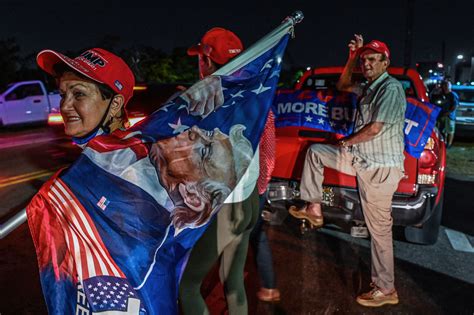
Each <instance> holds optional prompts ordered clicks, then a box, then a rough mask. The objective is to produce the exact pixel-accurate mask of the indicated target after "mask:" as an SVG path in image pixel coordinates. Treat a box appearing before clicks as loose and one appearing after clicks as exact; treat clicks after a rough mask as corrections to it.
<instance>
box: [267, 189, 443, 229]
mask: <svg viewBox="0 0 474 315" xmlns="http://www.w3.org/2000/svg"><path fill="white" fill-rule="evenodd" d="M296 186H297V184H296V183H293V182H285V181H274V182H271V183H270V185H269V187H268V195H267V196H268V201H269V203H270V205H271V204H272V203H276V202H278V201H282V200H285V201H287V202H288V203H293V202H295V203H297V202H301V200H300V199H299V191H298V189H297V188H296ZM323 188H324V193H323V212H324V217H325V218H327V219H334V220H342V221H345V222H351V221H364V216H363V213H362V208H361V205H360V198H359V193H358V191H357V190H356V189H353V188H341V187H328V186H324V187H323ZM437 194H438V188H436V187H432V186H423V185H420V187H419V189H418V192H417V194H416V195H415V196H404V195H398V194H395V196H394V198H393V202H392V217H393V220H394V222H393V223H394V224H395V225H401V226H412V225H421V224H423V222H425V221H426V220H427V219H428V218H429V217H430V216H431V214H432V212H433V209H434V206H435V204H434V203H435V199H436V196H437Z"/></svg>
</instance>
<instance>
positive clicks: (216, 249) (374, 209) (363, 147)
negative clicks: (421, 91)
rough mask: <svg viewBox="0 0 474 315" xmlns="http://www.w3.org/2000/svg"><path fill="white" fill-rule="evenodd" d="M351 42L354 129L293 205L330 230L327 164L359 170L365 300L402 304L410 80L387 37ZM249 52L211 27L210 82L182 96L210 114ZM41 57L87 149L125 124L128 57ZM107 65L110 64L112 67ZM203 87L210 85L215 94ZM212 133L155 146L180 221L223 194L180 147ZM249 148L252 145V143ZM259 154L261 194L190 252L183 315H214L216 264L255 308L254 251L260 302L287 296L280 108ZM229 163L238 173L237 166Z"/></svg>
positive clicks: (221, 215) (329, 151) (204, 74)
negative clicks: (277, 214) (271, 215)
mask: <svg viewBox="0 0 474 315" xmlns="http://www.w3.org/2000/svg"><path fill="white" fill-rule="evenodd" d="M348 46H349V57H348V60H347V63H346V65H345V68H344V71H343V73H342V75H341V77H340V78H339V81H338V84H337V88H338V89H339V90H341V91H350V92H354V93H356V94H357V95H358V104H357V114H356V116H355V128H354V132H353V133H352V134H351V135H349V136H347V137H345V138H343V139H341V140H339V141H338V142H337V143H335V144H314V145H312V146H311V147H310V148H309V149H308V151H307V154H306V158H305V162H304V169H303V173H302V179H301V187H300V188H301V199H302V200H304V201H305V202H306V204H305V206H304V207H302V208H300V209H297V208H294V207H293V208H290V209H289V212H290V214H291V215H293V216H294V217H296V218H304V219H307V220H308V221H309V222H310V223H311V224H312V225H314V226H316V227H321V226H323V225H324V214H323V211H322V210H323V209H322V207H321V202H322V183H323V179H324V177H323V170H324V168H325V167H329V168H333V169H336V170H338V171H340V172H342V173H346V174H349V175H352V176H355V177H356V178H357V183H358V189H359V193H360V199H361V204H362V208H363V213H364V218H365V222H366V224H367V227H368V230H369V232H370V235H371V257H372V273H371V275H372V283H371V286H372V289H371V290H370V291H369V292H366V293H363V294H361V295H359V296H358V297H357V299H356V301H357V302H358V303H359V304H361V305H363V306H371V307H377V306H382V305H385V304H397V303H398V295H397V291H396V289H395V275H394V258H393V242H392V224H393V222H392V216H391V202H392V197H393V194H394V193H395V191H396V189H397V186H398V183H399V181H400V180H401V178H402V177H403V176H404V153H403V152H404V138H403V126H404V114H405V104H406V99H405V93H404V90H403V88H402V86H401V84H400V83H399V82H398V81H397V80H396V79H394V78H393V77H391V76H390V75H389V74H388V73H387V68H388V66H389V65H390V51H389V48H388V47H387V45H386V44H385V43H383V42H381V41H377V40H373V41H371V42H369V43H368V44H365V45H364V40H363V37H362V35H355V37H354V39H352V40H351V41H350V42H349V45H348ZM243 49H244V47H243V44H242V42H241V40H240V39H239V38H238V36H237V35H236V34H234V33H233V32H231V31H229V30H227V29H223V28H212V29H210V30H209V31H208V32H207V33H206V34H204V36H203V37H202V39H201V41H200V42H199V43H198V44H197V45H194V46H192V47H190V48H189V49H188V54H189V55H190V56H197V57H198V64H199V69H198V70H199V75H200V78H201V79H202V81H201V83H200V86H199V87H198V88H196V87H192V88H190V89H188V90H185V91H181V92H180V94H179V95H176V96H175V97H177V96H183V97H184V98H186V99H187V100H189V102H190V104H191V105H190V109H191V111H194V112H197V113H199V114H200V115H202V116H203V117H205V116H206V115H207V114H208V113H210V112H212V111H213V110H214V109H216V108H218V107H219V106H220V105H221V104H222V103H223V95H222V91H221V90H220V89H219V88H213V86H216V82H218V81H219V79H218V78H217V79H216V77H214V76H212V74H213V73H214V72H215V71H216V70H217V69H219V68H220V67H222V66H223V65H225V64H226V63H228V62H229V61H230V60H232V59H233V58H235V57H236V56H238V55H239V54H240V52H242V51H243ZM37 61H38V65H39V67H40V68H42V69H43V70H44V71H46V72H47V73H48V74H50V75H52V76H53V77H54V78H55V79H56V80H57V83H58V86H59V90H60V93H61V98H62V100H61V114H62V116H63V118H64V126H65V127H64V128H65V132H66V134H67V135H68V136H71V137H72V138H73V140H74V142H75V143H76V144H78V145H80V146H86V145H87V143H88V142H89V141H90V140H91V139H93V138H95V137H97V136H98V135H103V134H109V133H112V132H114V131H116V130H125V129H126V127H127V113H126V105H127V102H128V101H129V100H130V98H131V97H132V95H133V87H134V84H135V79H134V75H133V73H132V71H131V70H130V68H129V67H128V65H127V64H126V63H125V62H124V61H123V60H122V59H121V58H120V57H118V56H116V55H114V54H112V53H111V52H109V51H106V50H103V49H100V48H94V49H91V50H89V51H86V52H85V53H83V54H82V55H80V56H78V57H77V58H74V59H72V58H69V57H67V56H65V55H63V54H60V53H58V52H54V51H51V50H45V51H42V52H40V53H39V55H38V58H37ZM91 61H92V63H93V64H95V67H93V68H88V67H85V66H84V62H87V64H88V65H90V64H91ZM105 63H107V67H104V64H105ZM357 65H360V67H361V69H362V74H363V76H364V77H365V79H366V80H367V84H365V85H364V86H362V85H359V84H353V80H352V76H353V70H354V68H355V67H356V66H357ZM200 89H208V90H209V91H208V93H207V94H206V93H202V91H201V90H200ZM442 93H443V94H444V95H445V96H446V98H447V102H446V104H447V105H446V106H445V107H446V108H445V109H443V113H442V115H441V120H440V125H441V126H442V127H443V128H444V132H445V133H446V134H447V139H448V145H450V144H451V143H452V139H453V135H454V123H453V112H454V109H455V107H456V98H455V97H454V96H453V93H452V92H451V91H450V89H449V83H443V85H442ZM203 98H204V100H203ZM163 114H166V113H163ZM206 137H209V135H208V134H207V133H206V132H205V131H202V130H200V129H199V128H197V127H193V128H191V129H189V130H186V131H184V132H182V133H181V134H179V135H178V136H177V137H175V138H171V139H168V140H167V141H162V142H160V143H156V145H154V146H153V147H152V148H151V153H150V157H151V159H152V160H153V161H152V163H153V164H154V165H156V166H157V168H159V169H160V170H166V172H165V173H166V176H164V177H163V178H160V180H161V182H162V184H163V185H164V186H165V188H166V189H167V190H169V191H173V192H175V193H173V194H172V195H173V196H177V197H176V198H178V199H179V201H176V202H175V203H176V204H180V205H182V207H183V209H185V210H183V211H181V212H180V210H179V209H177V210H176V211H175V214H176V215H175V217H174V218H173V220H176V224H177V225H178V226H182V227H185V226H186V225H187V224H196V225H199V224H201V223H203V222H204V221H205V220H206V219H207V218H208V217H209V216H210V210H209V209H208V208H206V205H201V204H196V203H195V202H194V199H193V198H192V196H193V195H195V194H196V193H200V194H203V195H204V196H206V195H215V194H216V193H215V190H212V191H209V190H206V189H207V188H208V186H212V185H208V186H199V187H198V186H186V185H183V182H182V181H180V180H181V178H182V177H183V176H188V177H193V176H201V175H202V174H201V173H199V170H198V166H193V165H194V164H192V163H191V164H189V163H187V164H186V163H183V161H186V160H187V159H189V157H188V155H187V154H188V153H187V152H184V151H180V150H176V149H175V148H176V147H177V145H178V144H179V145H183V144H184V145H185V146H186V147H189V148H191V149H190V150H193V148H194V147H195V146H196V147H197V146H199V145H200V144H202V143H204V142H206V141H209V140H208V139H207V138H206ZM213 137H216V138H219V139H220V140H219V141H220V142H219V143H220V144H219V147H216V148H215V150H216V152H217V153H218V154H221V155H222V157H223V159H224V160H225V157H226V156H229V155H232V152H231V149H230V148H231V147H232V145H231V140H230V139H229V138H231V136H230V135H229V137H228V136H227V135H222V136H221V135H218V134H216V135H213ZM248 149H249V150H251V147H249V148H248ZM219 150H220V151H219ZM259 159H260V164H259V165H260V176H259V178H258V181H257V184H256V187H255V188H254V191H253V192H252V193H251V195H250V196H249V197H248V198H247V199H246V200H243V201H242V202H239V203H233V204H224V205H223V206H222V208H221V209H220V211H219V212H218V213H217V215H216V216H215V218H214V219H213V220H212V222H211V224H210V225H209V226H208V228H207V230H206V231H205V232H204V234H203V236H202V237H201V238H200V239H199V241H198V242H197V243H196V244H195V246H194V248H193V249H192V251H191V253H190V255H189V258H188V262H187V265H186V269H185V270H184V272H183V274H182V278H181V281H180V287H179V298H180V305H181V310H182V312H183V313H184V314H206V313H208V312H209V311H208V309H207V306H206V303H205V301H204V299H203V297H202V296H201V293H200V288H201V284H202V282H203V280H204V278H205V277H206V275H207V274H208V273H209V272H210V271H211V270H212V267H213V266H214V265H215V264H216V263H217V264H218V265H219V276H220V279H221V281H222V282H223V284H224V288H225V294H226V299H227V303H228V308H229V313H230V314H246V313H247V312H248V306H247V299H246V292H245V286H244V265H245V261H246V258H247V252H248V250H249V248H250V249H251V250H254V257H255V258H256V266H257V269H258V274H259V276H260V283H261V288H260V289H259V291H258V292H257V296H258V299H260V300H261V301H264V302H278V301H279V300H280V299H281V294H280V291H279V290H278V287H277V282H276V277H275V272H274V270H273V259H272V254H271V249H270V246H269V242H268V238H267V235H266V232H265V229H263V224H264V222H263V221H262V215H261V214H262V210H263V208H264V205H265V201H266V194H265V192H266V190H267V186H268V183H269V181H270V178H271V174H272V171H273V168H274V165H275V124H274V116H273V113H272V112H271V111H270V112H269V114H268V117H267V119H266V124H265V127H264V132H263V135H262V137H261V140H260V144H259ZM247 163H248V161H247ZM189 165H191V167H190V166H189ZM204 167H205V168H206V169H207V171H208V172H207V173H208V175H209V177H210V179H211V180H212V179H215V178H219V180H220V181H221V182H224V183H229V186H231V183H232V181H235V173H237V172H239V170H238V169H236V170H235V171H232V172H230V171H229V172H226V173H225V174H220V173H219V174H218V173H216V172H212V169H213V167H215V166H213V165H205V166H204ZM224 167H226V169H232V164H231V162H229V165H228V166H224ZM209 170H211V171H209ZM213 189H215V187H213ZM219 189H225V187H224V188H222V187H219ZM188 209H191V210H193V211H194V212H192V216H189V215H188V213H189V211H187V210H188ZM235 220H238V222H236V221H235ZM249 245H250V246H249Z"/></svg>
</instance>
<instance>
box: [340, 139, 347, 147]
mask: <svg viewBox="0 0 474 315" xmlns="http://www.w3.org/2000/svg"><path fill="white" fill-rule="evenodd" d="M339 143H340V144H341V146H342V147H344V148H345V147H347V142H346V141H344V139H341V140H339Z"/></svg>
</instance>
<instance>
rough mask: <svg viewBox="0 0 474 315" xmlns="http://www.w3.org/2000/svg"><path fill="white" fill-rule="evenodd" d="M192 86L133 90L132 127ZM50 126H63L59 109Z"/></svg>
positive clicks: (129, 109)
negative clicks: (174, 95)
mask: <svg viewBox="0 0 474 315" xmlns="http://www.w3.org/2000/svg"><path fill="white" fill-rule="evenodd" d="M189 86H190V84H177V83H161V84H140V85H136V86H135V87H134V88H133V97H132V98H131V99H130V102H129V103H128V104H127V106H126V110H127V115H128V121H129V124H130V126H133V125H134V124H136V123H138V122H140V121H142V120H143V119H145V118H146V117H148V116H149V115H150V114H151V113H153V112H154V111H155V110H157V109H159V108H160V106H161V105H162V104H163V103H165V102H166V101H167V100H168V99H169V98H170V97H171V96H172V95H173V94H175V93H178V92H180V91H182V90H184V89H186V88H187V87H189ZM48 125H50V126H62V125H63V118H62V117H61V113H60V112H59V109H58V110H57V111H53V112H51V114H50V115H49V118H48Z"/></svg>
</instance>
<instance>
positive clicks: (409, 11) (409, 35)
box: [403, 0, 415, 68]
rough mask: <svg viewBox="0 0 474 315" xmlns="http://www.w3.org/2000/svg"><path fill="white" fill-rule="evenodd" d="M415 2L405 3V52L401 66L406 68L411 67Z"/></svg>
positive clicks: (408, 0) (411, 0)
mask: <svg viewBox="0 0 474 315" xmlns="http://www.w3.org/2000/svg"><path fill="white" fill-rule="evenodd" d="M414 13H415V0H407V2H406V16H407V20H406V23H407V24H406V32H405V50H404V58H403V65H404V66H405V67H406V68H409V67H411V56H412V50H413V24H414V19H415V14H414Z"/></svg>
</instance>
